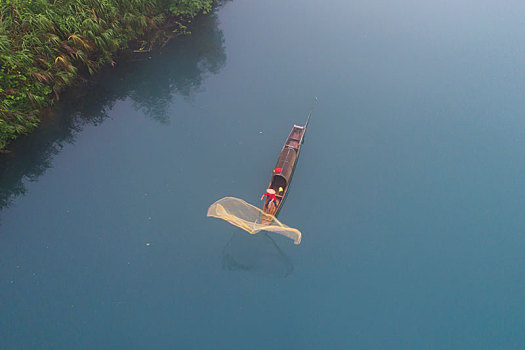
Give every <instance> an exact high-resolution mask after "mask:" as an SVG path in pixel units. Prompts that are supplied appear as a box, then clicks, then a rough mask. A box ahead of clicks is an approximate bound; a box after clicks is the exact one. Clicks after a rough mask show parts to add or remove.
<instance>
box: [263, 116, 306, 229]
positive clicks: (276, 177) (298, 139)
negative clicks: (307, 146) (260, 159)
mask: <svg viewBox="0 0 525 350" xmlns="http://www.w3.org/2000/svg"><path fill="white" fill-rule="evenodd" d="M311 114H312V110H310V113H309V114H308V118H307V119H306V124H305V125H304V126H299V125H294V126H293V128H292V131H291V132H290V135H288V138H287V139H286V142H285V143H284V146H283V148H282V150H281V154H280V155H279V159H278V160H277V164H275V168H274V170H273V173H272V178H271V179H270V184H269V185H268V187H267V188H268V189H270V188H271V189H273V190H274V191H275V195H276V197H277V200H276V203H275V205H270V206H269V198H266V200H265V202H264V207H263V211H264V212H265V213H267V214H271V215H273V216H276V215H277V214H278V213H279V210H280V209H281V206H282V204H283V202H284V200H285V198H286V194H287V193H288V188H289V186H290V181H291V180H292V176H293V173H294V170H295V166H296V164H297V160H298V158H299V152H300V151H301V145H302V143H303V140H304V134H305V133H306V127H307V126H308V122H309V120H310V115H311ZM269 220H271V219H269V218H267V217H263V218H262V222H265V221H269Z"/></svg>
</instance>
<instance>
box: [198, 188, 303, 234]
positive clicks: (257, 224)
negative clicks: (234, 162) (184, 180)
mask: <svg viewBox="0 0 525 350" xmlns="http://www.w3.org/2000/svg"><path fill="white" fill-rule="evenodd" d="M207 216H212V217H214V218H219V219H222V220H225V221H228V222H229V223H230V224H232V225H235V226H237V227H240V228H242V229H243V230H244V231H246V232H249V233H251V234H255V233H257V232H259V231H270V232H275V233H278V234H280V235H283V236H285V237H288V238H291V239H293V241H294V243H295V244H299V243H301V231H299V230H298V229H295V228H292V227H288V226H286V225H285V224H283V223H282V222H280V221H279V220H277V219H276V218H275V216H273V215H270V214H266V213H265V212H263V211H262V209H259V208H257V207H255V206H253V205H251V204H249V203H246V202H245V201H243V200H242V199H239V198H234V197H224V198H222V199H219V200H218V201H217V202H215V203H213V204H212V205H210V207H209V208H208V213H207Z"/></svg>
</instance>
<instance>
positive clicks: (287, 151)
mask: <svg viewBox="0 0 525 350" xmlns="http://www.w3.org/2000/svg"><path fill="white" fill-rule="evenodd" d="M296 160H297V151H296V150H295V149H293V148H290V147H284V149H283V151H282V152H281V155H280V156H279V159H278V160H277V164H276V165H275V168H280V169H281V172H280V173H278V174H275V173H274V174H273V176H272V184H273V183H274V180H276V181H280V180H278V177H281V178H282V179H283V180H284V182H285V184H286V185H288V183H289V182H290V179H291V178H292V174H293V168H294V164H295V161H296ZM281 186H282V185H281ZM283 187H285V186H283Z"/></svg>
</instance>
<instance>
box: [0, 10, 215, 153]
mask: <svg viewBox="0 0 525 350" xmlns="http://www.w3.org/2000/svg"><path fill="white" fill-rule="evenodd" d="M213 1H214V0H136V1H133V2H130V1H118V0H107V1H104V2H99V1H92V0H62V1H60V0H55V1H51V0H33V1H27V0H6V1H4V2H2V4H0V13H1V18H0V59H1V61H0V62H1V63H0V150H2V149H4V148H5V147H6V145H7V144H8V143H9V142H10V141H12V140H14V139H15V138H17V137H18V136H20V135H22V134H27V133H29V132H31V131H33V130H34V129H35V128H36V127H37V126H38V124H39V115H40V112H41V111H42V110H43V109H44V108H46V107H49V106H50V105H52V104H53V103H54V102H55V101H56V100H58V99H59V97H60V94H61V92H63V91H64V89H66V88H67V87H69V86H71V85H72V84H74V83H75V82H78V81H81V80H85V79H86V78H87V77H89V76H90V75H92V74H93V73H94V72H96V71H98V70H99V69H100V68H102V67H104V66H107V65H115V64H116V62H115V61H116V57H117V55H118V53H119V52H123V51H126V50H129V49H136V50H141V49H147V48H148V47H150V46H151V45H152V44H154V42H155V41H157V40H159V37H158V36H156V35H151V34H152V33H155V32H156V31H159V30H161V29H165V28H167V27H169V28H170V32H172V33H173V34H174V35H176V34H185V33H186V30H187V25H188V24H189V22H191V19H192V18H194V17H195V16H196V15H198V14H200V13H207V12H209V11H210V10H211V8H212V3H213ZM146 35H150V39H149V40H148V41H146V40H141V39H142V38H144V37H145V36H146ZM132 42H133V43H136V44H137V47H130V43H132Z"/></svg>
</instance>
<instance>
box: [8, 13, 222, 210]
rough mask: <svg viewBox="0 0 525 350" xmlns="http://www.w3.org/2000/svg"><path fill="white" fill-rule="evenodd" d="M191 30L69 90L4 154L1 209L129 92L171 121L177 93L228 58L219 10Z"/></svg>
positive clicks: (152, 112) (153, 112) (190, 89)
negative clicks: (46, 116) (37, 125)
mask: <svg viewBox="0 0 525 350" xmlns="http://www.w3.org/2000/svg"><path fill="white" fill-rule="evenodd" d="M191 31H192V34H191V35H190V36H187V37H180V38H177V39H174V40H172V41H170V42H169V43H168V45H167V46H165V47H164V48H163V49H162V52H157V53H153V54H151V55H150V54H138V55H136V56H139V57H136V56H134V57H130V58H127V59H124V60H123V62H122V63H121V64H120V65H119V66H118V67H117V68H115V69H107V70H106V71H103V72H100V73H99V74H98V75H97V77H95V78H94V79H93V80H92V81H91V82H89V83H88V86H87V87H82V88H80V89H75V90H76V91H74V92H70V93H69V94H64V95H63V96H62V101H67V102H62V103H59V104H58V105H57V106H56V107H55V108H54V111H53V116H52V118H49V119H50V120H48V121H44V122H43V123H42V126H41V127H40V128H39V129H38V130H37V131H36V132H35V133H33V134H32V135H30V136H28V137H25V138H20V139H19V140H18V141H16V142H14V143H13V144H12V145H11V147H10V150H11V151H12V153H10V154H2V155H0V209H2V208H4V207H6V206H8V205H9V204H10V202H11V201H12V200H13V199H14V198H16V197H17V196H19V195H22V194H24V193H25V187H24V182H23V181H24V180H29V181H35V180H37V179H38V177H39V176H41V175H42V174H44V173H45V171H46V170H47V169H48V168H50V167H51V162H52V159H53V156H54V155H55V154H57V153H58V152H60V150H61V149H62V148H63V145H64V144H67V143H73V142H74V140H75V135H76V134H77V133H78V132H80V131H81V130H82V129H83V127H84V126H85V125H98V124H100V123H102V122H103V121H104V120H105V119H106V118H107V117H108V115H107V111H109V110H110V109H111V108H112V107H113V105H114V103H115V101H117V100H122V99H125V98H130V99H131V100H132V101H133V102H134V105H135V107H136V108H137V109H140V110H143V111H144V112H145V114H146V115H147V116H148V117H151V118H153V119H155V120H158V121H160V122H163V123H165V122H168V120H169V115H168V107H169V105H170V103H172V99H173V97H174V96H175V95H182V96H186V97H188V96H191V94H192V92H194V91H196V90H198V89H199V88H200V86H201V84H202V82H203V79H204V78H205V75H206V74H208V73H217V72H218V71H219V70H220V69H221V68H222V67H223V66H224V63H225V62H226V54H225V52H224V39H223V34H222V32H221V31H220V29H219V27H218V22H217V17H216V15H214V14H209V15H206V16H201V17H199V18H197V19H196V20H195V22H194V25H193V26H192V28H191Z"/></svg>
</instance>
